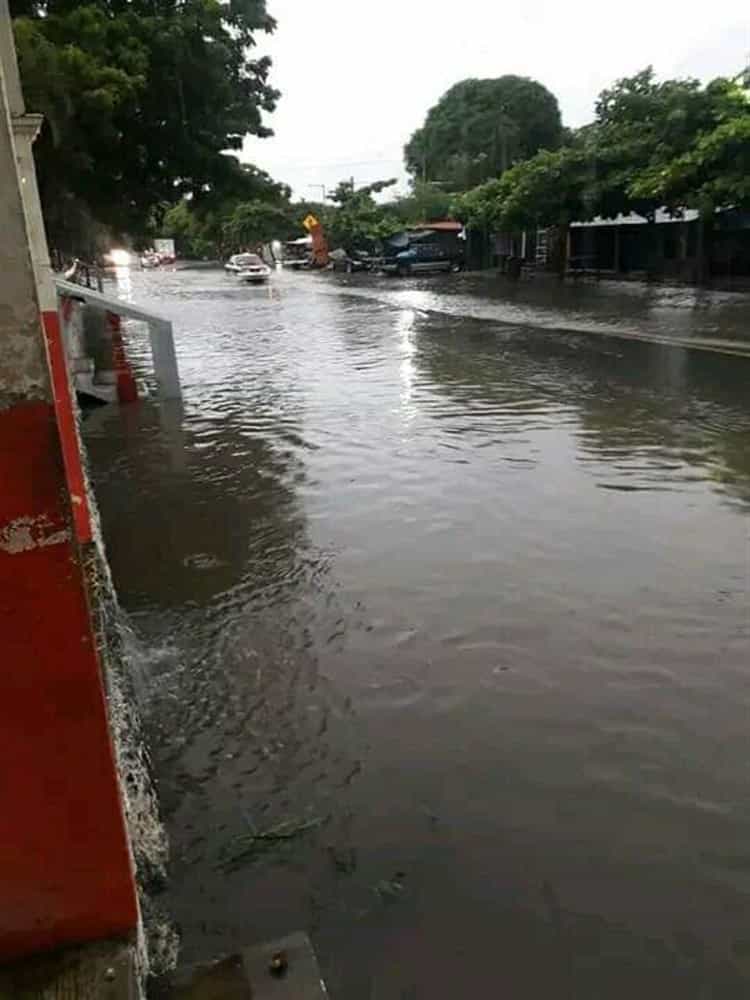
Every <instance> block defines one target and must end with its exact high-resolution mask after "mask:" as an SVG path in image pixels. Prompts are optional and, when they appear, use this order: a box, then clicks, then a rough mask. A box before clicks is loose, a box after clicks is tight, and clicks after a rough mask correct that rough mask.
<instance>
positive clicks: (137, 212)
mask: <svg viewBox="0 0 750 1000" xmlns="http://www.w3.org/2000/svg"><path fill="white" fill-rule="evenodd" d="M11 6H12V11H13V13H14V15H16V19H15V21H14V28H15V35H16V45H17V50H18V57H19V66H20V70H21V78H22V84H23V88H24V93H25V97H26V103H27V106H28V109H29V110H30V111H39V112H41V113H42V114H44V115H45V126H44V129H43V132H42V135H41V136H40V138H39V140H38V141H37V146H36V159H37V169H38V174H39V181H40V189H41V193H42V199H43V203H44V208H45V217H46V220H47V225H48V228H49V229H50V231H51V232H50V235H51V238H52V239H53V241H54V240H56V239H63V240H64V238H65V236H66V230H67V229H69V228H70V219H66V210H68V214H69V211H70V209H71V206H77V207H78V208H82V209H83V210H85V211H86V212H87V213H88V214H90V215H91V216H93V218H95V219H97V220H98V221H99V222H102V223H104V224H106V225H108V226H111V227H113V228H115V229H118V230H121V231H122V230H128V231H130V232H138V231H142V230H143V229H144V228H145V226H146V224H147V222H148V220H149V218H150V217H151V215H152V214H153V212H154V211H157V212H158V211H160V210H161V209H160V206H163V205H169V204H170V203H174V202H176V201H178V200H179V199H180V198H181V197H183V196H184V195H186V194H190V195H192V196H194V197H195V198H201V197H205V196H206V195H207V194H210V193H213V192H217V191H219V190H221V189H222V188H223V187H230V188H231V187H235V188H236V187H238V186H240V187H241V186H242V184H243V183H245V182H246V181H247V177H246V176H244V175H243V174H242V172H241V171H240V170H239V168H238V164H237V162H236V160H233V159H232V158H231V157H227V156H226V155H224V152H225V151H226V150H232V149H239V148H240V146H241V145H242V141H243V138H244V136H245V135H246V134H248V133H249V134H252V135H257V136H264V135H268V134H270V133H269V130H268V128H267V127H266V126H265V124H264V122H263V118H262V114H263V112H264V111H272V110H273V108H274V107H275V103H276V100H277V98H278V92H277V91H276V90H274V89H273V88H272V87H271V86H270V84H269V81H268V74H269V68H270V61H269V60H268V58H266V57H263V58H258V59H254V58H252V48H253V46H254V45H255V42H256V36H257V35H258V33H263V32H270V31H272V30H273V28H274V26H275V25H274V21H273V19H272V18H271V17H270V16H269V14H268V13H267V11H266V6H265V0H232V2H231V3H219V2H217V0H128V2H125V0H86V2H84V3H80V2H76V0H47V2H34V0H12V5H11Z"/></svg>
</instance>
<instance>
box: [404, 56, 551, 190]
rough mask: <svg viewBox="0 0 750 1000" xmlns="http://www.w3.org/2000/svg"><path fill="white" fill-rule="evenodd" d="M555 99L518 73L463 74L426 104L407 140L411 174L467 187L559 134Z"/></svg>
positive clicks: (543, 146) (548, 143) (455, 187)
mask: <svg viewBox="0 0 750 1000" xmlns="http://www.w3.org/2000/svg"><path fill="white" fill-rule="evenodd" d="M562 134H563V133H562V123H561V119H560V109H559V107H558V104H557V99H556V98H555V96H554V95H553V94H551V93H550V92H549V90H547V88H546V87H544V86H543V85H542V84H541V83H538V82H537V81H536V80H531V79H529V78H527V77H522V76H512V75H508V76H501V77H499V78H498V79H496V80H475V79H470V80H463V81H461V82H460V83H457V84H455V85H454V86H453V87H451V88H450V90H448V91H447V93H445V94H444V95H443V97H441V98H440V100H439V101H438V103H437V104H436V105H435V106H434V107H432V108H430V110H429V111H428V113H427V118H426V119H425V122H424V125H423V126H422V127H421V128H419V129H417V131H416V132H415V133H414V134H413V135H412V137H411V139H410V140H409V142H408V143H407V145H406V147H405V150H404V153H405V157H406V166H407V169H408V170H409V173H410V174H411V175H412V177H414V178H419V179H420V180H422V181H442V182H444V183H445V184H447V185H448V186H449V187H450V188H451V189H452V190H456V191H461V190H467V189H468V188H470V187H473V186H474V185H476V184H478V183H481V182H482V181H485V180H487V179H488V178H491V177H496V176H497V175H498V174H500V173H502V172H503V171H504V170H506V169H507V168H508V167H510V166H511V165H512V164H513V163H515V162H516V161H518V160H524V159H528V157H530V156H533V155H534V154H535V153H536V152H537V151H538V150H540V149H556V148H557V147H558V146H559V145H560V142H561V140H562Z"/></svg>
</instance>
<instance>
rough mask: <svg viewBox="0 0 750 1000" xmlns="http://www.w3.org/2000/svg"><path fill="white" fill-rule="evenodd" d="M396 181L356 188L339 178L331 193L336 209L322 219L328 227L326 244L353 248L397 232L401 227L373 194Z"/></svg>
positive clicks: (379, 182) (378, 192)
mask: <svg viewBox="0 0 750 1000" xmlns="http://www.w3.org/2000/svg"><path fill="white" fill-rule="evenodd" d="M395 183H396V179H395V178H393V179H390V180H383V181H376V182H375V183H374V184H367V185H364V186H363V187H359V188H358V187H356V186H355V184H354V182H353V181H342V182H341V183H340V184H339V185H338V186H337V188H336V189H335V191H334V192H333V194H332V195H330V200H331V201H332V202H333V204H334V206H335V208H334V209H333V210H331V211H329V212H328V213H327V217H326V219H325V220H321V221H324V223H325V224H326V226H327V235H328V242H329V244H330V245H331V246H332V247H343V248H344V249H345V250H353V249H355V248H357V247H363V246H367V245H368V244H370V243H372V242H376V241H377V240H381V239H383V238H384V237H386V236H391V235H392V234H393V233H395V232H397V231H398V230H399V229H400V228H401V224H400V222H399V221H398V219H396V218H395V217H394V216H393V215H391V214H390V212H389V211H388V209H387V206H383V205H379V204H378V203H377V202H376V201H375V198H374V197H373V195H376V194H380V192H381V191H384V190H385V189H386V188H389V187H391V186H392V185H394V184H395Z"/></svg>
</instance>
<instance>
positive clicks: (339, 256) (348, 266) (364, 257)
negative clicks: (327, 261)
mask: <svg viewBox="0 0 750 1000" xmlns="http://www.w3.org/2000/svg"><path fill="white" fill-rule="evenodd" d="M329 256H330V258H331V264H332V266H333V270H334V271H345V272H346V273H347V274H352V273H353V272H354V271H371V270H372V269H373V266H374V263H375V261H376V259H377V258H376V257H374V256H373V255H372V254H370V253H368V251H367V250H352V251H351V252H350V253H347V252H346V250H332V251H331V253H330V254H329Z"/></svg>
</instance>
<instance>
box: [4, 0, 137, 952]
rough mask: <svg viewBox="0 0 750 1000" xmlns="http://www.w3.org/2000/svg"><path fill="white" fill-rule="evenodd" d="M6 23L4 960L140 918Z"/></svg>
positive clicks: (27, 142) (83, 496)
mask: <svg viewBox="0 0 750 1000" xmlns="http://www.w3.org/2000/svg"><path fill="white" fill-rule="evenodd" d="M2 32H4V33H2ZM9 32H10V21H9V15H8V10H7V3H6V0H0V70H2V72H0V218H1V219H2V220H3V221H2V227H1V228H0V284H1V285H2V288H1V289H0V301H2V302H3V308H2V309H1V310H0V483H2V488H1V489H0V666H1V669H0V900H1V902H0V960H8V959H12V958H16V957H19V956H22V955H27V954H30V953H33V952H36V951H40V950H44V949H51V948H58V947H61V946H64V945H68V944H73V943H79V942H84V941H91V940H96V939H101V938H111V937H118V936H126V935H128V934H130V933H131V932H133V931H134V929H135V927H136V925H137V920H138V909H137V902H136V892H135V884H134V879H133V872H132V866H131V858H130V851H129V844H128V838H127V833H126V829H125V823H124V819H123V811H122V804H121V798H120V789H119V784H118V777H117V773H116V769H115V763H114V757H113V752H112V745H111V740H110V732H109V726H108V719H107V710H106V704H105V699H104V693H103V686H102V676H101V665H100V661H99V655H98V651H97V637H96V635H95V632H94V628H93V626H92V606H91V605H90V602H92V601H94V600H96V596H95V595H94V594H93V593H92V592H91V590H90V588H89V587H88V586H87V573H86V570H85V566H84V561H85V560H86V559H87V558H89V556H90V555H91V551H92V547H93V543H92V524H91V513H90V508H89V497H88V493H87V488H86V482H85V477H84V472H83V468H82V463H81V451H80V442H79V439H78V430H77V424H76V419H75V412H74V409H73V405H74V404H73V399H72V394H71V388H70V382H69V378H68V372H67V367H66V351H65V345H64V344H63V339H62V333H61V327H60V321H59V317H58V312H57V302H56V295H55V290H54V287H53V285H52V280H51V274H50V271H49V264H48V260H47V254H46V245H45V244H44V231H43V226H42V222H41V212H40V210H39V203H38V198H37V195H36V183H35V179H34V176H33V163H32V161H31V135H32V132H33V131H34V129H32V128H31V125H30V124H29V122H28V116H24V115H23V107H22V106H19V104H18V102H19V100H20V88H18V87H17V79H16V78H14V76H13V73H14V70H15V64H14V63H13V65H11V63H10V56H9V50H12V39H11V40H10V41H9ZM35 127H38V122H37V123H36V126H35ZM14 132H15V133H16V138H17V141H14Z"/></svg>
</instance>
